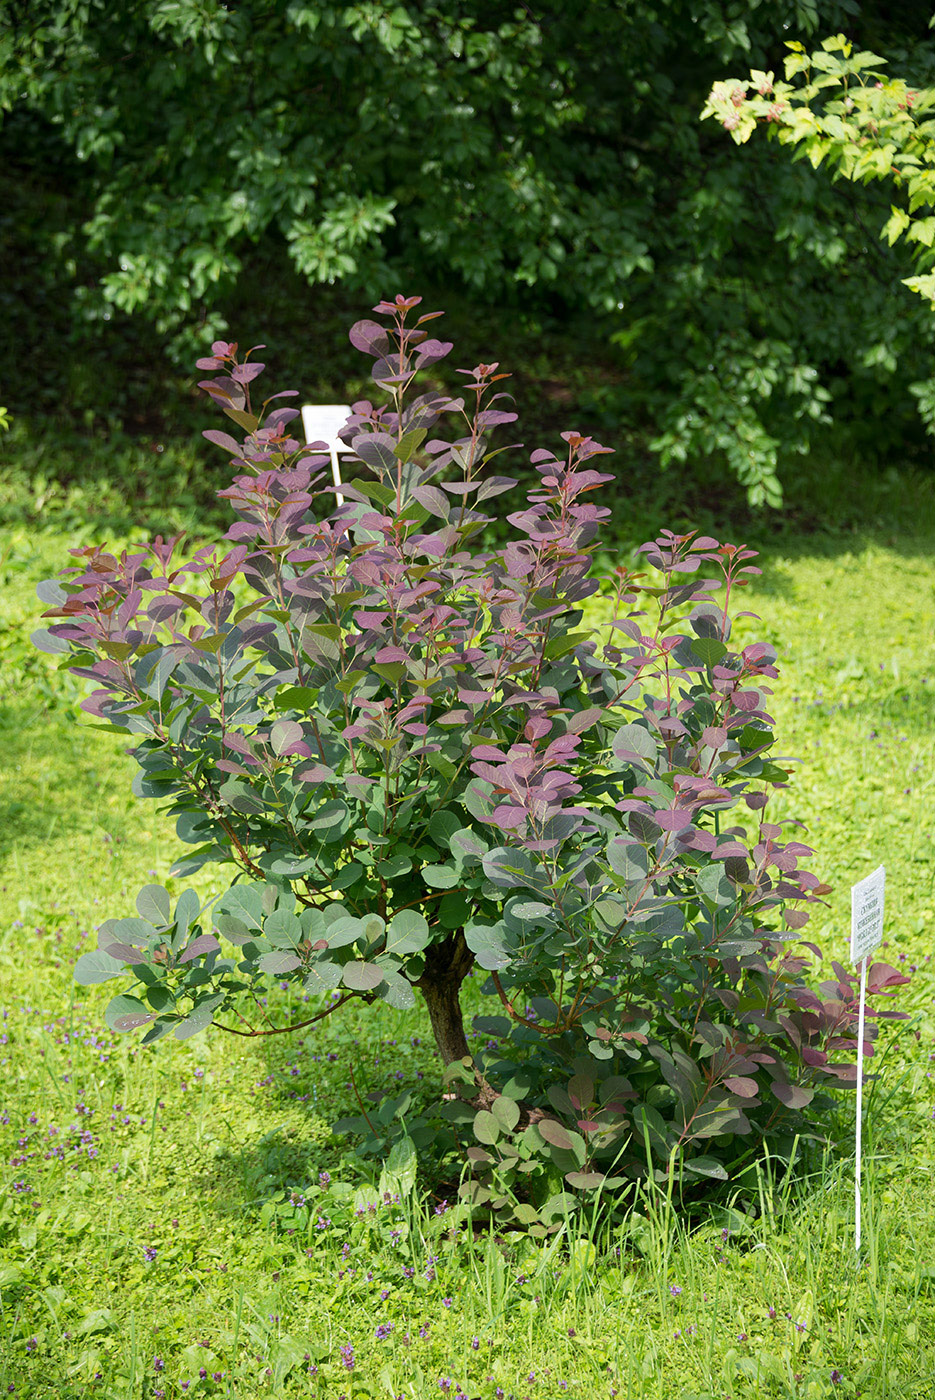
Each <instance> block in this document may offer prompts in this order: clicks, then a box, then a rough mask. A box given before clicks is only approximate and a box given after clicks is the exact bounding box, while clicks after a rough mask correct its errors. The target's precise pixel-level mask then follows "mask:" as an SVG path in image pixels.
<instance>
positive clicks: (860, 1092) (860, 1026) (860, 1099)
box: [854, 958, 867, 1256]
mask: <svg viewBox="0 0 935 1400" xmlns="http://www.w3.org/2000/svg"><path fill="white" fill-rule="evenodd" d="M866 1000H867V959H866V958H864V959H863V960H862V961H861V964H860V1004H859V1007H858V1011H857V1142H856V1151H855V1153H854V1253H855V1254H856V1255H858V1256H859V1255H860V1155H861V1146H862V1142H861V1138H862V1131H861V1130H862V1127H863V1110H864V1007H865V1004H866Z"/></svg>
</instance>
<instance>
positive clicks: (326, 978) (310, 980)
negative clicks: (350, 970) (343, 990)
mask: <svg viewBox="0 0 935 1400" xmlns="http://www.w3.org/2000/svg"><path fill="white" fill-rule="evenodd" d="M340 985H341V968H340V967H339V966H338V964H337V963H333V962H328V961H327V960H326V959H323V958H320V959H319V960H318V961H317V962H314V963H312V965H311V967H310V968H309V970H308V976H307V977H306V979H305V982H304V986H305V990H306V991H307V992H311V994H312V995H313V996H321V995H322V994H323V993H324V992H333V991H334V990H335V988H336V987H339V986H340Z"/></svg>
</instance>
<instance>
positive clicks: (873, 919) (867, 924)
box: [851, 865, 886, 963]
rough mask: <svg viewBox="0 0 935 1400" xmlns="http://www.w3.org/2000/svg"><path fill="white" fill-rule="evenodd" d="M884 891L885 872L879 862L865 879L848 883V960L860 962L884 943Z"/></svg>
mask: <svg viewBox="0 0 935 1400" xmlns="http://www.w3.org/2000/svg"><path fill="white" fill-rule="evenodd" d="M885 891H886V871H885V870H884V868H883V866H882V865H880V866H877V868H876V870H875V871H874V872H873V874H872V875H868V876H867V877H866V879H864V880H860V881H859V882H858V883H857V884H856V885H851V962H854V963H860V962H863V960H864V958H866V957H868V956H869V954H870V953H872V952H873V950H874V948H879V946H880V944H881V943H882V942H883V902H884V895H885Z"/></svg>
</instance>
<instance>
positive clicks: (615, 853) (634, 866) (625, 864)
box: [607, 836, 649, 883]
mask: <svg viewBox="0 0 935 1400" xmlns="http://www.w3.org/2000/svg"><path fill="white" fill-rule="evenodd" d="M607 860H608V862H609V864H610V868H611V870H612V871H613V872H614V874H615V875H619V876H620V877H621V879H623V880H626V881H627V882H628V883H629V882H631V881H632V882H636V881H637V880H645V879H646V878H647V876H648V874H649V856H648V854H647V852H646V849H645V847H644V846H641V845H640V844H639V842H638V841H628V840H627V838H626V837H625V836H613V837H611V839H610V841H608V843H607Z"/></svg>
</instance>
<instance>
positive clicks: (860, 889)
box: [851, 865, 886, 1255]
mask: <svg viewBox="0 0 935 1400" xmlns="http://www.w3.org/2000/svg"><path fill="white" fill-rule="evenodd" d="M885 900H886V871H885V870H884V868H883V866H882V865H879V866H877V868H876V870H874V872H873V874H872V875H868V876H866V878H865V879H863V880H860V881H858V883H857V884H856V885H852V886H851V961H852V962H853V963H856V964H857V966H858V967H859V968H860V1002H859V1004H858V1008H857V1127H856V1134H855V1136H856V1142H855V1153H854V1252H855V1254H857V1255H859V1254H860V1167H861V1145H862V1144H861V1130H862V1127H863V1114H864V1020H865V1017H864V1012H865V1009H866V1003H867V960H868V958H869V957H870V954H871V953H872V952H873V950H874V948H878V947H879V946H880V943H881V941H882V938H883V912H884V905H885Z"/></svg>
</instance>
